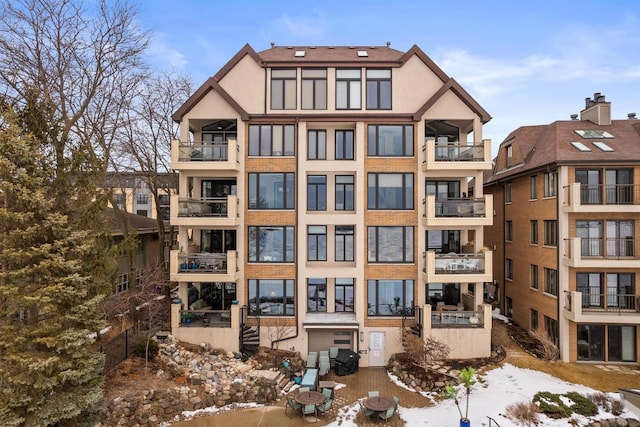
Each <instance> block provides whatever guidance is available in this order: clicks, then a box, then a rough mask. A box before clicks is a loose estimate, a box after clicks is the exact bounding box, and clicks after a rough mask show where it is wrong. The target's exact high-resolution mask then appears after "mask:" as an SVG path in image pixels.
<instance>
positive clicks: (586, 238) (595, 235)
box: [576, 220, 604, 257]
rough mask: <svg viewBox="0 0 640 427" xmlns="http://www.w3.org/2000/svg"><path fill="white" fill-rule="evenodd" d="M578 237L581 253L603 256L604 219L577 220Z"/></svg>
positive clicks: (583, 254)
mask: <svg viewBox="0 0 640 427" xmlns="http://www.w3.org/2000/svg"><path fill="white" fill-rule="evenodd" d="M576 237H578V238H580V254H581V255H582V256H596V257H601V256H602V254H603V253H604V252H603V249H602V237H603V230H602V221H599V220H580V221H576Z"/></svg>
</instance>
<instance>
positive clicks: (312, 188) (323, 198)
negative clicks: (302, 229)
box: [307, 175, 327, 211]
mask: <svg viewBox="0 0 640 427" xmlns="http://www.w3.org/2000/svg"><path fill="white" fill-rule="evenodd" d="M307 210H310V211H326V210H327V177H326V176H325V175H309V176H308V177H307Z"/></svg>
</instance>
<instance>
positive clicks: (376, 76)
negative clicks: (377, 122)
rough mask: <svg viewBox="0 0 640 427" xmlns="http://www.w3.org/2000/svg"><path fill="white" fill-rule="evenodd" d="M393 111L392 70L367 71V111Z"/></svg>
mask: <svg viewBox="0 0 640 427" xmlns="http://www.w3.org/2000/svg"><path fill="white" fill-rule="evenodd" d="M390 109H391V70H389V69H387V70H375V69H374V70H371V69H369V70H367V110H390Z"/></svg>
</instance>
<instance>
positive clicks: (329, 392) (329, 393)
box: [322, 388, 333, 399]
mask: <svg viewBox="0 0 640 427" xmlns="http://www.w3.org/2000/svg"><path fill="white" fill-rule="evenodd" d="M322 394H324V397H326V398H327V399H332V398H333V391H332V390H331V389H330V388H323V389H322Z"/></svg>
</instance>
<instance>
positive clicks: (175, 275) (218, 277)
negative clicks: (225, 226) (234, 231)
mask: <svg viewBox="0 0 640 427" xmlns="http://www.w3.org/2000/svg"><path fill="white" fill-rule="evenodd" d="M237 256H238V254H237V251H228V252H227V253H226V254H224V253H222V254H212V253H208V252H201V253H192V254H186V253H180V251H179V250H173V251H171V255H170V263H171V264H170V272H171V273H170V274H171V277H170V279H171V281H174V282H235V281H236V280H237V279H238V259H237Z"/></svg>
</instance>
